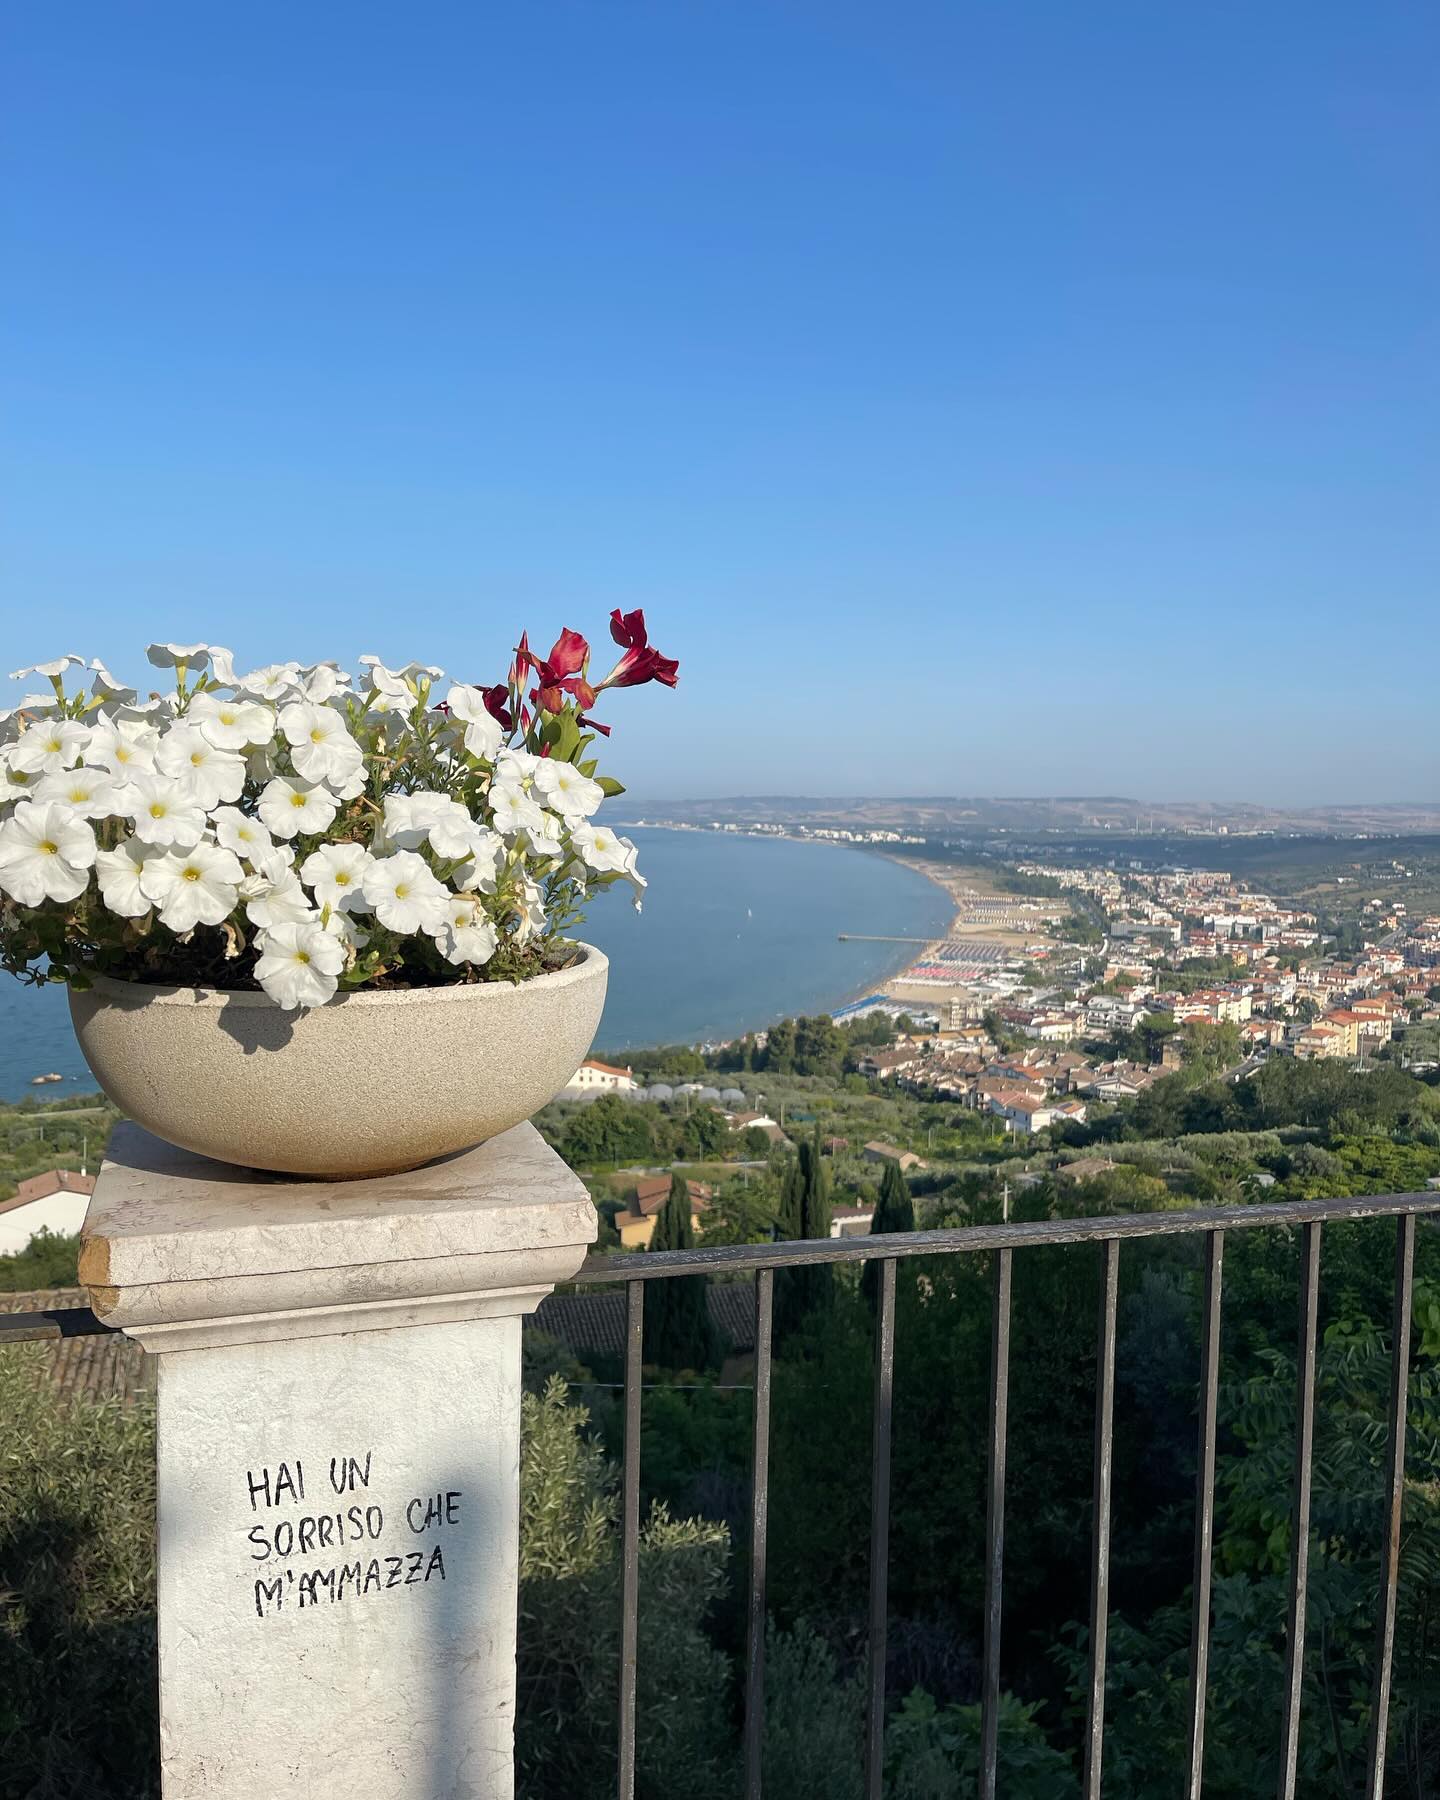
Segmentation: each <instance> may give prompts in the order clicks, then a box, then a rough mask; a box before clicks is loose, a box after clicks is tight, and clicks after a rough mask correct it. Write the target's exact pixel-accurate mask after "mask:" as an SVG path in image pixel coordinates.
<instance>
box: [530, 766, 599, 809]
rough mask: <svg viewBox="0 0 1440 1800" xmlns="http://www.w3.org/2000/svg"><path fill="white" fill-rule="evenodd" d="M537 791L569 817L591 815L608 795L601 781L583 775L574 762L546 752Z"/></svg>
mask: <svg viewBox="0 0 1440 1800" xmlns="http://www.w3.org/2000/svg"><path fill="white" fill-rule="evenodd" d="M535 792H536V794H537V795H539V797H540V798H541V799H542V800H544V802H545V804H546V805H547V806H549V807H551V808H553V809H554V811H556V812H558V813H561V814H563V815H564V817H565V818H567V819H588V818H589V817H590V815H591V813H593V812H594V811H595V809H596V808H597V807H598V806H599V804H600V802H601V801H602V800H603V799H604V798H605V790H604V788H602V787H601V785H600V783H599V782H598V781H592V780H591V779H590V777H589V776H588V775H582V774H581V773H580V771H579V770H578V769H577V768H576V767H575V765H574V763H568V762H562V761H561V760H560V759H559V758H558V757H554V756H542V757H541V759H540V767H539V768H538V769H537V770H536V771H535Z"/></svg>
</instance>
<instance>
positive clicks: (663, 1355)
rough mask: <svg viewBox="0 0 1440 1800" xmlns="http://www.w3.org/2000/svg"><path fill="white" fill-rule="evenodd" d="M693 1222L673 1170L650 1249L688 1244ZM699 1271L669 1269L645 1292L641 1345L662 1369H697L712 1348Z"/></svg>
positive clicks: (684, 1186)
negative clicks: (688, 1272) (668, 1274)
mask: <svg viewBox="0 0 1440 1800" xmlns="http://www.w3.org/2000/svg"><path fill="white" fill-rule="evenodd" d="M694 1247H695V1228H694V1226H693V1225H692V1224H691V1222H690V1184H689V1182H688V1181H686V1179H685V1177H684V1176H683V1175H681V1174H680V1173H679V1172H678V1170H677V1171H676V1172H675V1173H674V1174H672V1175H671V1177H670V1192H669V1193H668V1194H667V1195H666V1197H665V1204H664V1206H663V1207H662V1208H661V1209H660V1216H659V1218H657V1219H656V1221H655V1230H654V1233H653V1234H652V1236H651V1239H650V1248H651V1249H652V1250H693V1249H694ZM706 1286H707V1283H706V1280H705V1277H704V1276H703V1275H672V1276H671V1277H670V1278H669V1279H668V1280H666V1281H652V1282H650V1283H649V1285H648V1288H647V1290H646V1294H645V1347H644V1357H645V1361H646V1362H648V1363H658V1364H659V1365H660V1366H661V1367H662V1368H666V1369H703V1368H705V1367H707V1366H708V1365H709V1363H710V1362H711V1360H712V1358H713V1355H714V1351H715V1334H714V1331H713V1329H712V1327H711V1324H710V1307H709V1303H708V1301H707V1300H706V1297H705V1290H706Z"/></svg>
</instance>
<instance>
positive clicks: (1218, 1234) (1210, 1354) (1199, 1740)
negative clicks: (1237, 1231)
mask: <svg viewBox="0 0 1440 1800" xmlns="http://www.w3.org/2000/svg"><path fill="white" fill-rule="evenodd" d="M1224 1266H1225V1233H1224V1232H1223V1231H1212V1232H1210V1233H1209V1234H1208V1236H1207V1238H1206V1242H1205V1312H1204V1325H1203V1328H1202V1339H1201V1348H1200V1447H1199V1456H1198V1464H1199V1466H1198V1468H1197V1470H1196V1475H1195V1575H1194V1590H1193V1605H1192V1609H1191V1618H1190V1728H1189V1731H1190V1742H1189V1755H1188V1758H1187V1761H1188V1774H1187V1778H1186V1785H1185V1800H1200V1793H1201V1789H1202V1788H1203V1786H1204V1780H1205V1690H1206V1684H1207V1681H1208V1679H1209V1673H1210V1564H1211V1557H1212V1552H1213V1549H1214V1539H1215V1420H1216V1409H1217V1400H1218V1397H1219V1390H1220V1284H1221V1277H1222V1275H1223V1273H1224Z"/></svg>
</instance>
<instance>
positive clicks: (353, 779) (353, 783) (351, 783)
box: [325, 760, 367, 800]
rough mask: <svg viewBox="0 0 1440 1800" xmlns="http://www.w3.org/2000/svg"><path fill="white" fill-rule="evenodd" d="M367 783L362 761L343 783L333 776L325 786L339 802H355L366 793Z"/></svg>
mask: <svg viewBox="0 0 1440 1800" xmlns="http://www.w3.org/2000/svg"><path fill="white" fill-rule="evenodd" d="M366 782H367V776H366V773H365V764H364V761H363V760H362V761H360V762H357V763H356V765H355V767H354V768H353V769H352V770H351V772H350V773H349V774H348V775H347V776H346V777H345V779H344V780H343V781H341V780H338V779H337V778H335V777H334V776H332V777H331V778H330V779H329V780H328V781H327V782H326V783H325V785H326V787H328V788H329V790H330V792H331V793H332V794H333V795H334V796H335V798H336V799H337V800H354V799H355V798H356V797H357V796H358V795H360V794H363V793H364V792H365V787H366Z"/></svg>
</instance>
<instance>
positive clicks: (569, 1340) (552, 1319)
mask: <svg viewBox="0 0 1440 1800" xmlns="http://www.w3.org/2000/svg"><path fill="white" fill-rule="evenodd" d="M616 1262H617V1264H619V1263H622V1262H623V1259H622V1258H620V1257H617V1258H616ZM705 1302H706V1305H707V1306H708V1307H709V1309H710V1318H711V1322H712V1323H713V1324H714V1326H715V1329H716V1331H717V1333H718V1334H719V1335H720V1337H721V1338H722V1339H723V1341H724V1342H725V1344H726V1345H727V1347H728V1348H729V1349H730V1350H731V1351H747V1350H753V1349H754V1348H755V1287H754V1284H753V1283H752V1282H749V1281H712V1282H710V1283H709V1284H708V1285H707V1286H706V1289H705ZM524 1323H525V1326H526V1328H527V1329H532V1328H533V1329H534V1330H536V1331H543V1332H545V1333H546V1334H547V1335H548V1336H550V1337H553V1338H559V1340H560V1342H561V1343H562V1344H564V1345H565V1346H566V1347H567V1348H568V1349H570V1350H572V1351H573V1352H574V1353H575V1354H576V1355H577V1356H579V1357H581V1358H582V1359H583V1357H584V1356H585V1354H586V1352H587V1351H588V1352H591V1353H594V1352H598V1353H600V1354H601V1355H607V1354H608V1355H613V1356H622V1355H623V1354H624V1351H625V1296H624V1294H621V1293H580V1294H551V1295H549V1296H548V1297H547V1298H546V1299H544V1300H542V1301H541V1302H540V1305H539V1306H538V1307H537V1309H536V1310H535V1312H533V1313H532V1314H530V1315H528V1316H527V1317H526V1319H525V1321H524Z"/></svg>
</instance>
